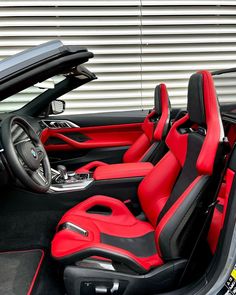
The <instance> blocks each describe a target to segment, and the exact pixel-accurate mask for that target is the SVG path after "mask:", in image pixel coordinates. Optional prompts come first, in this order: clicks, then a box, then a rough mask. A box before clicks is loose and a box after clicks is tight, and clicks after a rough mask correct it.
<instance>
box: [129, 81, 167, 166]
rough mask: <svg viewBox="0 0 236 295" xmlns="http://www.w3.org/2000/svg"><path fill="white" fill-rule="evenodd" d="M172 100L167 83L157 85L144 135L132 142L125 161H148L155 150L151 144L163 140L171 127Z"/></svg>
mask: <svg viewBox="0 0 236 295" xmlns="http://www.w3.org/2000/svg"><path fill="white" fill-rule="evenodd" d="M169 120H170V101H169V96H168V92H167V89H166V85H165V84H160V85H157V86H156V88H155V94H154V108H153V110H152V111H151V112H150V113H149V114H148V115H147V117H146V118H145V120H144V122H143V125H142V130H143V133H142V135H141V136H140V137H139V138H138V139H137V140H136V141H135V142H134V143H133V144H132V146H131V147H130V148H129V149H128V150H127V151H126V153H125V154H124V156H123V162H124V163H132V162H139V161H142V159H143V157H145V158H146V161H148V158H149V156H151V153H152V152H154V150H153V149H151V146H152V145H153V144H154V142H160V141H162V140H163V139H164V138H165V136H166V134H167V132H168V127H169Z"/></svg>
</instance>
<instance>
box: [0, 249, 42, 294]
mask: <svg viewBox="0 0 236 295" xmlns="http://www.w3.org/2000/svg"><path fill="white" fill-rule="evenodd" d="M43 258H44V252H43V251H42V250H38V249H36V250H29V251H13V252H2V253H0V265H1V268H0V294H5V295H13V294H16V295H25V294H27V295H30V294H32V290H33V288H34V284H35V282H36V280H37V277H38V273H39V271H40V267H41V265H42V262H43Z"/></svg>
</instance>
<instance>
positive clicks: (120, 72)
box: [0, 0, 236, 113]
mask: <svg viewBox="0 0 236 295" xmlns="http://www.w3.org/2000/svg"><path fill="white" fill-rule="evenodd" d="M235 33H236V1H235V0H228V1H226V0H225V1H223V0H222V1H217V0H198V1H192V0H185V1H184V0H182V1H181V0H178V1H176V0H168V1H167V0H165V1H161V0H159V1H156V0H119V1H116V0H109V1H102V0H87V1H82V0H81V1H80V0H74V1H73V0H71V1H67V0H57V1H56V0H55V1H47V0H43V1H42V0H41V1H38V0H34V1H31V0H28V1H20V0H16V1H1V0H0V58H4V57H6V56H8V55H11V54H14V53H16V52H18V51H20V50H22V49H25V48H26V47H29V46H34V45H37V44H40V43H42V42H46V41H48V40H52V39H61V40H62V41H63V42H64V43H66V44H80V45H84V46H87V47H88V48H89V50H91V51H93V52H94V54H95V58H94V59H92V60H91V61H90V62H89V64H88V67H89V69H90V70H92V71H94V72H95V73H96V74H97V76H98V78H99V79H98V80H97V81H94V82H92V83H90V84H88V85H85V86H83V87H82V88H80V91H74V92H72V93H70V94H69V95H67V96H66V97H65V99H66V101H67V110H68V112H71V113H86V112H98V111H111V110H129V109H140V108H150V106H152V103H153V100H152V97H153V89H154V86H155V85H156V84H157V83H160V82H162V81H164V82H166V84H167V86H168V88H169V93H170V98H171V102H172V104H173V105H176V106H177V105H178V106H180V105H183V104H185V101H186V86H187V79H188V77H189V75H190V74H191V73H192V72H193V71H195V70H198V69H209V70H214V69H221V68H226V67H233V66H236V34H235ZM231 82H232V85H231V84H230V85H228V87H227V89H226V87H225V85H224V83H220V85H219V93H220V94H221V97H222V99H224V100H228V101H230V100H232V99H234V97H235V96H234V94H236V90H235V83H234V79H232V81H231ZM30 95H31V94H27V93H26V94H21V95H19V96H18V97H17V99H19V102H20V101H24V99H26V98H28V97H29V96H30ZM8 106H9V105H6V107H8Z"/></svg>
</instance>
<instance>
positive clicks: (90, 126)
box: [41, 109, 179, 170]
mask: <svg viewBox="0 0 236 295" xmlns="http://www.w3.org/2000/svg"><path fill="white" fill-rule="evenodd" d="M178 111H179V110H178V109H174V110H172V112H171V117H172V118H173V117H175V115H176V114H177V112H178ZM147 114H148V111H147V110H144V111H128V112H127V111H126V112H111V113H97V114H82V115H81V114H79V115H57V116H50V117H48V118H46V120H69V121H70V122H72V123H73V124H76V125H77V126H79V127H78V128H58V129H52V128H48V129H45V131H43V133H42V137H41V139H42V141H43V143H44V144H45V148H46V150H47V152H48V155H49V157H50V161H51V164H52V166H53V167H55V166H56V165H59V164H62V165H65V166H67V168H68V169H71V170H74V169H76V168H79V167H81V166H83V165H84V164H87V163H89V162H91V161H104V162H106V163H111V164H113V163H120V162H122V158H123V154H124V153H125V151H126V150H127V149H128V148H129V146H130V145H132V143H133V142H134V141H135V140H136V139H137V138H138V137H139V136H140V135H141V133H142V129H141V128H142V122H143V121H144V119H145V117H146V116H147Z"/></svg>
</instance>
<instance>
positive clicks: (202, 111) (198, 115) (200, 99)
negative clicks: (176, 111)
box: [166, 71, 224, 175]
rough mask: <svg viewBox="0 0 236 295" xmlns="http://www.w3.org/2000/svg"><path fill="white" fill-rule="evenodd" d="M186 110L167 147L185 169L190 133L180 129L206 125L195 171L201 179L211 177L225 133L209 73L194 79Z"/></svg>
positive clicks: (200, 73)
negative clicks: (186, 125) (183, 126)
mask: <svg viewBox="0 0 236 295" xmlns="http://www.w3.org/2000/svg"><path fill="white" fill-rule="evenodd" d="M187 109H188V113H187V114H186V115H185V116H184V117H183V118H181V119H179V120H178V121H176V122H175V123H174V124H173V125H172V127H171V129H170V131H169V133H168V136H167V139H166V144H167V146H168V147H169V149H170V150H171V151H172V152H173V153H174V154H175V156H176V158H177V159H178V160H179V162H180V163H181V165H183V164H184V162H185V158H186V153H187V148H188V141H187V138H188V133H184V134H182V133H179V131H178V130H179V127H180V126H182V125H184V124H186V122H187V121H191V123H193V125H194V124H195V123H197V124H198V125H201V127H202V125H203V127H205V129H206V134H205V139H204V142H203V145H202V148H201V151H200V154H199V156H198V159H197V163H196V168H197V170H198V173H199V175H202V174H204V175H211V174H212V171H213V167H214V162H215V157H216V153H217V150H218V147H219V143H220V142H221V141H222V140H223V138H224V129H223V124H222V120H221V115H220V108H219V103H218V99H217V96H216V91H215V86H214V81H213V78H212V75H211V73H209V72H208V71H201V72H198V73H196V74H194V75H192V76H191V78H190V81H189V89H188V106H187Z"/></svg>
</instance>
